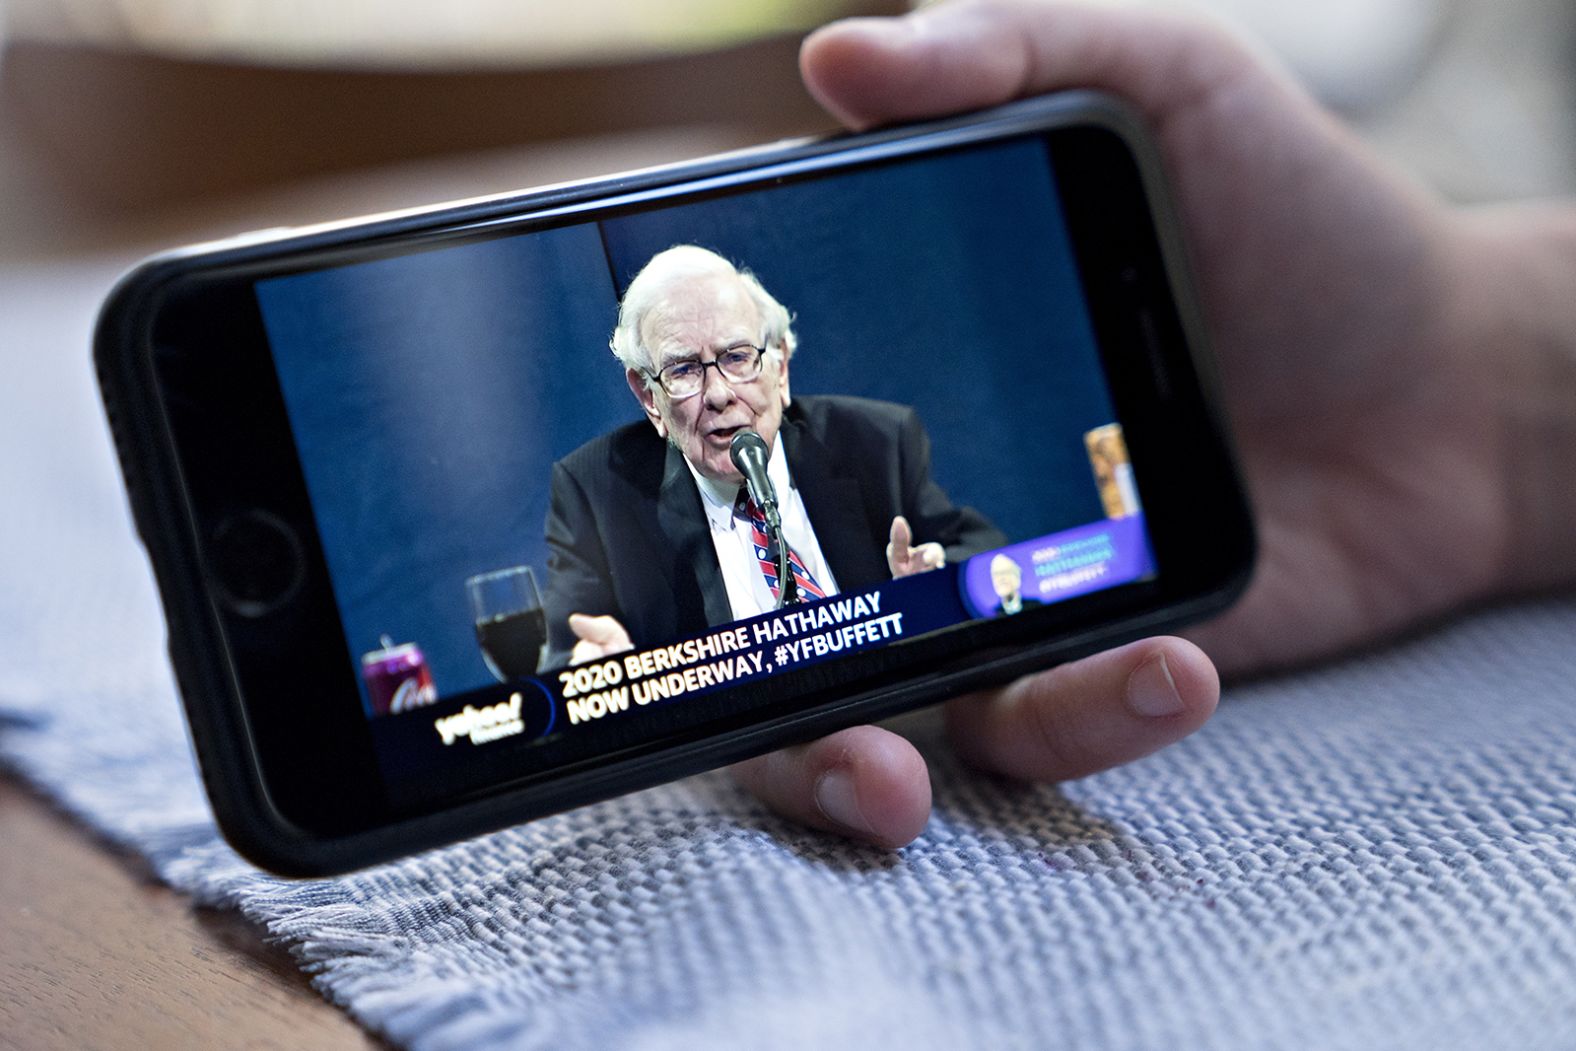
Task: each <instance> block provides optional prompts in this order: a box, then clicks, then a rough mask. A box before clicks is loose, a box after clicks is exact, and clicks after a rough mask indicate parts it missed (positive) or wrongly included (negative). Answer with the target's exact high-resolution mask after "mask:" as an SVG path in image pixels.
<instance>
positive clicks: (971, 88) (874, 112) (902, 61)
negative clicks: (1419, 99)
mask: <svg viewBox="0 0 1576 1051" xmlns="http://www.w3.org/2000/svg"><path fill="white" fill-rule="evenodd" d="M799 65H800V69H801V71H802V73H803V75H804V81H805V85H806V86H807V87H808V88H809V89H810V93H811V94H812V95H814V96H815V98H816V100H817V101H818V102H820V103H821V105H823V106H825V107H826V108H827V109H828V110H829V111H830V112H831V113H832V114H833V115H835V116H836V117H837V118H838V119H840V120H842V121H843V122H844V123H845V124H848V125H849V126H850V127H855V128H863V127H869V126H871V125H874V124H884V123H888V122H891V121H897V120H905V119H910V118H914V117H925V116H932V115H935V114H940V113H953V112H957V111H959V110H967V109H977V108H979V107H983V106H992V105H996V104H998V103H1002V102H1007V101H1009V100H1011V99H1014V98H1020V97H1023V96H1027V95H1034V94H1040V93H1043V92H1047V91H1054V90H1057V89H1060V88H1074V87H1079V88H1098V89H1101V90H1104V91H1109V92H1111V93H1112V94H1116V95H1121V96H1123V97H1125V98H1126V99H1127V100H1128V101H1129V102H1131V103H1133V104H1134V105H1136V106H1137V107H1138V108H1139V109H1140V110H1141V111H1143V112H1144V114H1145V116H1147V117H1148V118H1149V119H1150V120H1151V121H1152V122H1153V123H1155V124H1161V123H1163V122H1164V121H1165V119H1166V118H1167V117H1168V116H1169V115H1172V114H1174V113H1179V112H1182V111H1183V109H1184V108H1186V107H1192V106H1196V105H1198V103H1199V101H1200V98H1201V97H1202V96H1207V95H1210V94H1213V93H1214V92H1215V91H1216V90H1217V89H1218V88H1220V87H1222V86H1223V85H1224V84H1226V83H1228V82H1230V81H1232V80H1234V79H1236V78H1237V77H1238V76H1239V75H1240V74H1243V73H1246V72H1249V71H1252V70H1256V69H1258V68H1259V67H1258V65H1257V62H1256V61H1255V59H1254V58H1253V57H1252V56H1251V55H1250V53H1249V52H1248V50H1247V49H1246V48H1245V47H1244V46H1242V45H1241V44H1240V43H1238V42H1237V41H1236V40H1235V39H1234V38H1233V37H1231V36H1230V35H1228V34H1227V33H1226V32H1224V31H1222V29H1221V28H1220V27H1219V26H1217V25H1216V24H1215V23H1213V22H1210V21H1207V20H1205V19H1204V18H1202V17H1200V16H1198V15H1189V14H1184V13H1180V12H1176V11H1161V10H1141V9H1140V10H1135V9H1118V8H1112V7H1110V6H1109V5H1094V4H1088V3H1056V4H1048V3H1044V2H1043V0H1041V2H1029V0H1019V2H1016V3H1014V2H1007V0H996V2H978V3H942V4H937V5H935V6H933V7H927V8H923V9H921V10H919V11H916V12H914V13H912V14H909V15H906V16H904V17H901V18H851V19H846V20H844V21H841V22H833V23H832V24H831V25H828V26H824V27H822V28H821V29H819V30H817V31H816V32H814V33H812V34H810V36H809V37H807V38H806V39H805V42H804V46H803V48H802V50H801V51H800V55H799Z"/></svg>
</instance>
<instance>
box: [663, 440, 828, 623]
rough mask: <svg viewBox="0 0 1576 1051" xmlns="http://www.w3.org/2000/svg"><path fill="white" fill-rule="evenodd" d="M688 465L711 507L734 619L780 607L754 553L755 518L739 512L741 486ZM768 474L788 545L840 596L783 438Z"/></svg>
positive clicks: (711, 521)
mask: <svg viewBox="0 0 1576 1051" xmlns="http://www.w3.org/2000/svg"><path fill="white" fill-rule="evenodd" d="M684 466H686V467H688V468H689V470H690V474H691V475H693V476H694V478H695V487H696V488H697V489H699V490H700V502H701V506H702V507H704V508H705V510H706V523H707V525H708V526H710V530H711V543H712V546H713V547H715V548H716V549H717V564H718V565H719V566H720V567H721V568H722V582H723V584H724V585H725V586H726V587H727V589H728V605H729V606H730V607H732V609H733V617H734V619H735V620H743V619H744V618H746V617H755V616H759V615H760V614H762V613H770V612H771V611H772V610H774V609H776V608H777V600H776V599H775V598H773V597H772V589H771V588H769V587H767V586H766V575H765V574H764V573H762V572H761V563H760V560H759V559H757V558H756V557H755V538H754V537H753V535H752V534H751V529H750V523H749V521H748V520H746V519H744V518H742V517H740V516H739V515H737V514H735V513H734V505H735V504H736V502H737V501H738V498H739V486H737V485H728V484H726V483H724V482H714V481H712V480H711V479H710V478H707V477H705V476H704V475H702V474H701V473H700V472H699V471H697V470H695V466H694V465H693V464H691V463H690V462H689V461H688V460H685V461H684ZM766 476H767V477H768V478H770V479H771V481H772V487H773V488H774V489H776V490H777V510H778V513H780V514H781V515H782V520H783V535H784V536H786V537H787V538H788V546H789V547H792V548H793V550H794V553H795V554H797V555H798V556H799V561H800V562H802V563H804V568H806V569H808V570H809V571H810V575H811V576H812V577H814V578H815V582H816V583H817V584H818V585H820V588H821V590H822V591H823V592H824V593H826V594H827V595H835V594H836V593H837V581H835V580H834V579H832V567H830V566H828V565H827V564H826V558H825V557H824V556H823V555H822V554H821V545H820V544H819V543H817V542H816V539H815V530H813V529H811V528H810V516H809V515H808V514H807V513H806V512H805V509H804V500H803V499H802V498H801V497H800V495H799V490H798V488H797V487H795V485H794V484H793V477H792V475H790V474H789V473H788V460H787V458H786V457H785V456H784V455H783V444H782V442H781V441H774V442H772V452H771V456H770V457H768V459H767V461H766Z"/></svg>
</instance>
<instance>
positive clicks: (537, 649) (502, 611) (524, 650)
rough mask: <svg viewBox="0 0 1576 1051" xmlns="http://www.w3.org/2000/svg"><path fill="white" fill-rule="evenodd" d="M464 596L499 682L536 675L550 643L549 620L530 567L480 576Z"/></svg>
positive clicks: (472, 580) (467, 586) (469, 584)
mask: <svg viewBox="0 0 1576 1051" xmlns="http://www.w3.org/2000/svg"><path fill="white" fill-rule="evenodd" d="M465 590H466V591H467V592H469V593H470V598H471V617H472V619H473V620H474V621H475V623H476V641H477V642H479V643H480V644H481V648H482V658H483V659H484V660H485V661H486V662H487V668H488V670H490V671H491V672H492V673H493V675H494V676H495V677H496V678H497V679H498V681H499V682H509V681H510V680H511V679H523V678H526V677H527V676H531V675H535V674H536V669H537V667H538V666H539V665H540V664H541V661H542V647H543V645H544V644H545V643H546V642H547V615H546V613H545V612H543V610H542V595H541V592H539V591H538V590H537V588H536V575H535V574H533V573H532V572H531V567H530V566H511V567H510V568H508V569H498V570H494V571H493V572H491V573H478V574H477V575H476V576H474V577H471V578H470V579H469V580H467V581H466V582H465Z"/></svg>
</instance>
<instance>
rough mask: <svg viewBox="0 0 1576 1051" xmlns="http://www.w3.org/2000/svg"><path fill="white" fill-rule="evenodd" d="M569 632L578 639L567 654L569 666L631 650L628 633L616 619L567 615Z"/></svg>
mask: <svg viewBox="0 0 1576 1051" xmlns="http://www.w3.org/2000/svg"><path fill="white" fill-rule="evenodd" d="M569 630H570V631H572V632H574V633H575V637H576V638H577V639H579V641H578V642H576V643H575V648H574V649H573V650H571V651H570V652H569V663H570V664H584V663H586V662H587V661H594V660H598V659H600V658H602V657H608V656H611V655H612V654H615V653H623V652H624V651H625V650H632V649H634V648H635V644H634V643H633V642H631V641H630V640H629V632H628V631H627V630H625V628H624V625H622V624H620V623H619V622H618V618H617V617H592V616H589V615H587V614H585V613H571V614H569Z"/></svg>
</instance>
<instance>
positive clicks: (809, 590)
mask: <svg viewBox="0 0 1576 1051" xmlns="http://www.w3.org/2000/svg"><path fill="white" fill-rule="evenodd" d="M734 511H735V513H737V514H738V515H739V517H740V518H743V519H744V520H745V521H746V522H748V523H750V539H751V540H752V541H753V542H754V544H755V560H756V561H757V562H759V563H760V566H761V572H762V573H763V574H765V576H766V586H767V587H769V588H771V589H772V598H774V599H775V598H778V597H779V594H778V591H779V589H778V587H777V559H776V556H775V555H774V554H773V552H772V541H771V538H770V537H769V536H768V535H767V533H766V514H765V512H763V511H762V510H761V506H760V505H759V504H757V503H756V502H755V501H754V500H751V499H750V497H749V491H748V490H746V489H742V488H741V489H740V490H739V502H738V503H737V504H736V505H734ZM784 543H787V541H786V539H785V540H784ZM788 564H789V565H790V566H792V567H793V579H794V583H796V584H797V585H798V586H799V596H800V601H809V600H810V599H813V598H825V597H826V592H824V591H822V590H821V585H819V584H817V583H816V582H815V578H814V577H813V576H811V575H810V571H809V569H807V568H805V564H804V562H803V560H801V559H800V558H799V552H797V551H795V550H794V549H793V545H792V544H789V545H788Z"/></svg>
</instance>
